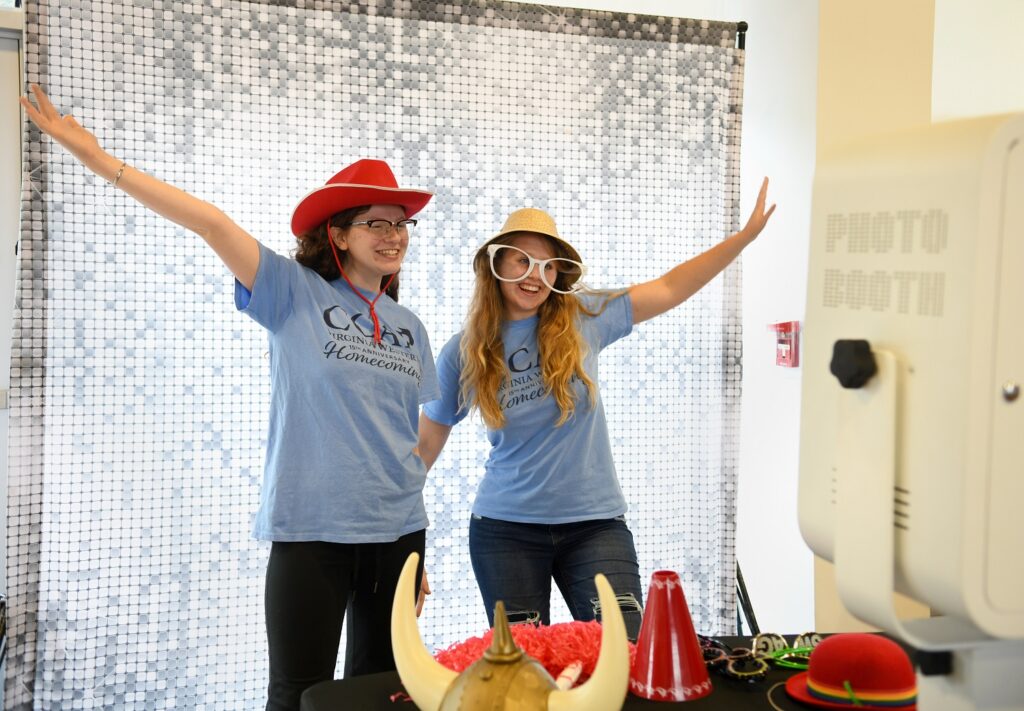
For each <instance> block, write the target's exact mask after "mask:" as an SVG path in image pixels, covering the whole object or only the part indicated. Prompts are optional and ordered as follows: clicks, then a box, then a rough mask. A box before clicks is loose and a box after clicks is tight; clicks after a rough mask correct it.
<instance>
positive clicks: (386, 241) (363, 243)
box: [331, 205, 409, 291]
mask: <svg viewBox="0 0 1024 711" xmlns="http://www.w3.org/2000/svg"><path fill="white" fill-rule="evenodd" d="M404 219H405V209H404V208H402V207H400V206H399V205H371V206H370V208H369V209H368V210H367V211H366V212H364V213H362V214H360V215H359V216H358V217H356V218H355V221H356V222H367V221H369V220H389V221H390V222H393V223H395V222H398V221H399V220H404ZM331 236H332V237H333V238H334V243H335V245H337V247H338V249H339V250H340V251H341V252H342V254H343V255H344V256H342V262H343V264H344V267H345V274H346V275H347V276H348V278H349V280H351V281H352V283H353V284H355V285H356V286H359V287H361V288H363V289H366V290H368V291H377V290H379V289H380V280H381V277H383V276H386V275H389V274H394V273H395V272H397V271H398V270H399V268H401V266H402V260H403V259H405V253H406V251H408V249H409V235H408V234H401V233H399V231H398V230H395V229H392V230H389V231H388V233H387V235H386V236H383V237H380V236H377V235H376V234H375V233H374V231H373V230H371V229H370V228H369V226H367V225H352V226H351V227H347V228H338V227H332V228H331Z"/></svg>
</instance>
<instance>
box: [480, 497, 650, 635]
mask: <svg viewBox="0 0 1024 711" xmlns="http://www.w3.org/2000/svg"><path fill="white" fill-rule="evenodd" d="M469 554H470V557H471V559H472V561H473V572H474V573H475V574H476V582H477V585H479V586H480V594H481V595H482V596H483V599H484V607H485V608H486V610H487V620H488V622H489V623H490V624H491V625H492V626H493V625H494V605H495V603H497V601H498V600H502V601H504V603H505V611H506V612H507V614H508V618H509V623H511V624H515V623H518V622H532V623H534V624H545V625H547V624H551V580H552V578H554V580H555V583H556V584H557V585H558V589H559V590H560V591H561V592H562V597H563V598H565V602H566V605H568V607H569V611H570V612H571V613H572V616H573V619H576V620H584V621H586V620H594V619H597V620H600V619H601V606H600V602H599V601H598V598H597V588H596V587H595V585H594V576H595V575H596V574H597V573H604V575H605V577H607V578H608V582H609V583H611V586H612V590H614V591H615V595H616V599H617V600H618V603H619V609H620V611H621V612H622V617H623V620H624V621H625V623H626V635H627V636H628V637H629V639H630V640H634V641H635V640H636V638H637V635H638V634H639V632H640V620H641V616H642V614H643V593H642V592H641V590H640V566H639V565H638V564H637V558H636V548H635V547H634V546H633V534H632V533H630V531H629V528H628V527H627V526H626V520H625V517H619V518H612V519H602V520H597V521H579V522H577V523H561V524H552V525H549V524H538V523H513V522H511V521H499V520H497V519H493V518H485V517H483V516H477V515H476V514H473V516H472V518H471V519H470V522H469Z"/></svg>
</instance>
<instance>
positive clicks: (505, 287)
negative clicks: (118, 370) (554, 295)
mask: <svg viewBox="0 0 1024 711" xmlns="http://www.w3.org/2000/svg"><path fill="white" fill-rule="evenodd" d="M505 244H509V245H512V246H513V247H518V248H519V249H521V250H523V251H524V252H526V253H527V254H528V255H530V256H531V257H533V258H534V259H551V258H552V257H556V256H558V255H557V254H556V252H555V248H554V245H552V244H551V240H550V239H548V238H547V237H544V236H543V235H539V234H534V233H532V232H523V233H520V234H517V235H515V236H514V237H512V238H511V239H509V240H508V241H507V242H505ZM506 253H507V254H506ZM528 263H529V260H528V259H526V258H525V257H524V256H523V255H521V254H517V253H516V252H515V251H513V250H510V249H509V250H502V254H501V260H500V261H499V262H497V263H495V269H497V270H498V273H499V274H501V275H502V276H503V277H504V276H506V275H507V276H509V277H514V276H518V275H519V274H522V271H523V269H524V268H526V265H527V264H528ZM548 269H551V270H552V272H554V267H553V266H550V265H549V266H548ZM549 279H550V280H551V282H552V283H554V280H555V276H554V274H553V273H552V274H551V275H549ZM495 281H497V283H498V289H499V290H500V291H501V297H502V301H503V303H504V307H505V318H506V319H508V320H509V321H519V320H522V319H524V318H530V317H531V316H535V315H536V314H537V311H538V309H540V307H541V305H542V304H543V303H544V302H545V301H547V299H548V296H550V295H551V289H549V288H548V287H547V285H546V284H545V283H544V281H543V280H542V279H541V277H540V267H539V266H536V265H535V266H534V267H533V269H531V270H530V273H529V274H527V275H526V278H525V279H523V280H522V281H518V282H507V281H501V280H498V279H495ZM556 286H557V285H556Z"/></svg>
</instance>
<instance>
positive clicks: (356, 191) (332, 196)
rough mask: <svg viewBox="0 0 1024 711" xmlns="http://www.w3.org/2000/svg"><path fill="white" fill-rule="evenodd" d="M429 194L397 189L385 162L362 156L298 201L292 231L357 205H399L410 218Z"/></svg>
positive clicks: (305, 228) (298, 232)
mask: <svg viewBox="0 0 1024 711" xmlns="http://www.w3.org/2000/svg"><path fill="white" fill-rule="evenodd" d="M433 196H434V195H433V193H428V192H426V191H425V190H407V189H401V188H399V187H398V182H397V181H396V180H395V174H394V173H392V172H391V168H390V167H388V164H387V163H385V162H384V161H382V160H372V159H370V158H363V159H362V160H357V161H356V162H355V163H353V164H352V165H350V166H348V167H347V168H344V169H342V171H341V172H340V173H338V174H337V175H335V176H334V177H333V178H331V179H330V180H328V181H327V184H326V185H324V186H323V187H322V188H317V189H316V190H314V191H313V192H311V193H309V194H308V195H306V197H304V198H302V199H301V200H299V204H298V205H296V206H295V211H294V212H292V234H294V235H295V236H296V237H300V236H302V235H303V234H305V233H306V232H308V231H309V230H311V229H313V228H314V227H316V226H317V225H319V224H321V223H323V222H324V221H326V220H327V218H328V217H330V216H331V215H333V214H335V213H337V212H341V211H342V210H346V209H348V208H350V207H358V206H360V205H401V206H402V207H404V208H405V216H406V217H412V216H413V215H415V214H416V213H417V212H419V211H420V210H422V209H423V207H424V206H425V205H426V204H427V203H428V202H430V198H432V197H433Z"/></svg>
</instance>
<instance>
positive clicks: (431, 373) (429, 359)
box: [419, 324, 440, 405]
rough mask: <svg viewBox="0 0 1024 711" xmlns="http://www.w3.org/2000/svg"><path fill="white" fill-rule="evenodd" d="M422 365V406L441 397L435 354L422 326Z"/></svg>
mask: <svg viewBox="0 0 1024 711" xmlns="http://www.w3.org/2000/svg"><path fill="white" fill-rule="evenodd" d="M419 331H420V343H421V344H422V345H421V347H420V363H421V364H422V365H421V367H422V373H423V377H422V378H421V380H420V404H421V405H422V404H424V403H427V402H431V401H433V400H436V399H437V398H438V397H439V396H440V390H439V388H438V383H437V369H436V368H435V367H434V354H433V351H431V349H430V339H429V337H428V336H427V329H425V328H423V325H422V324H421V325H420V329H419Z"/></svg>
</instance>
